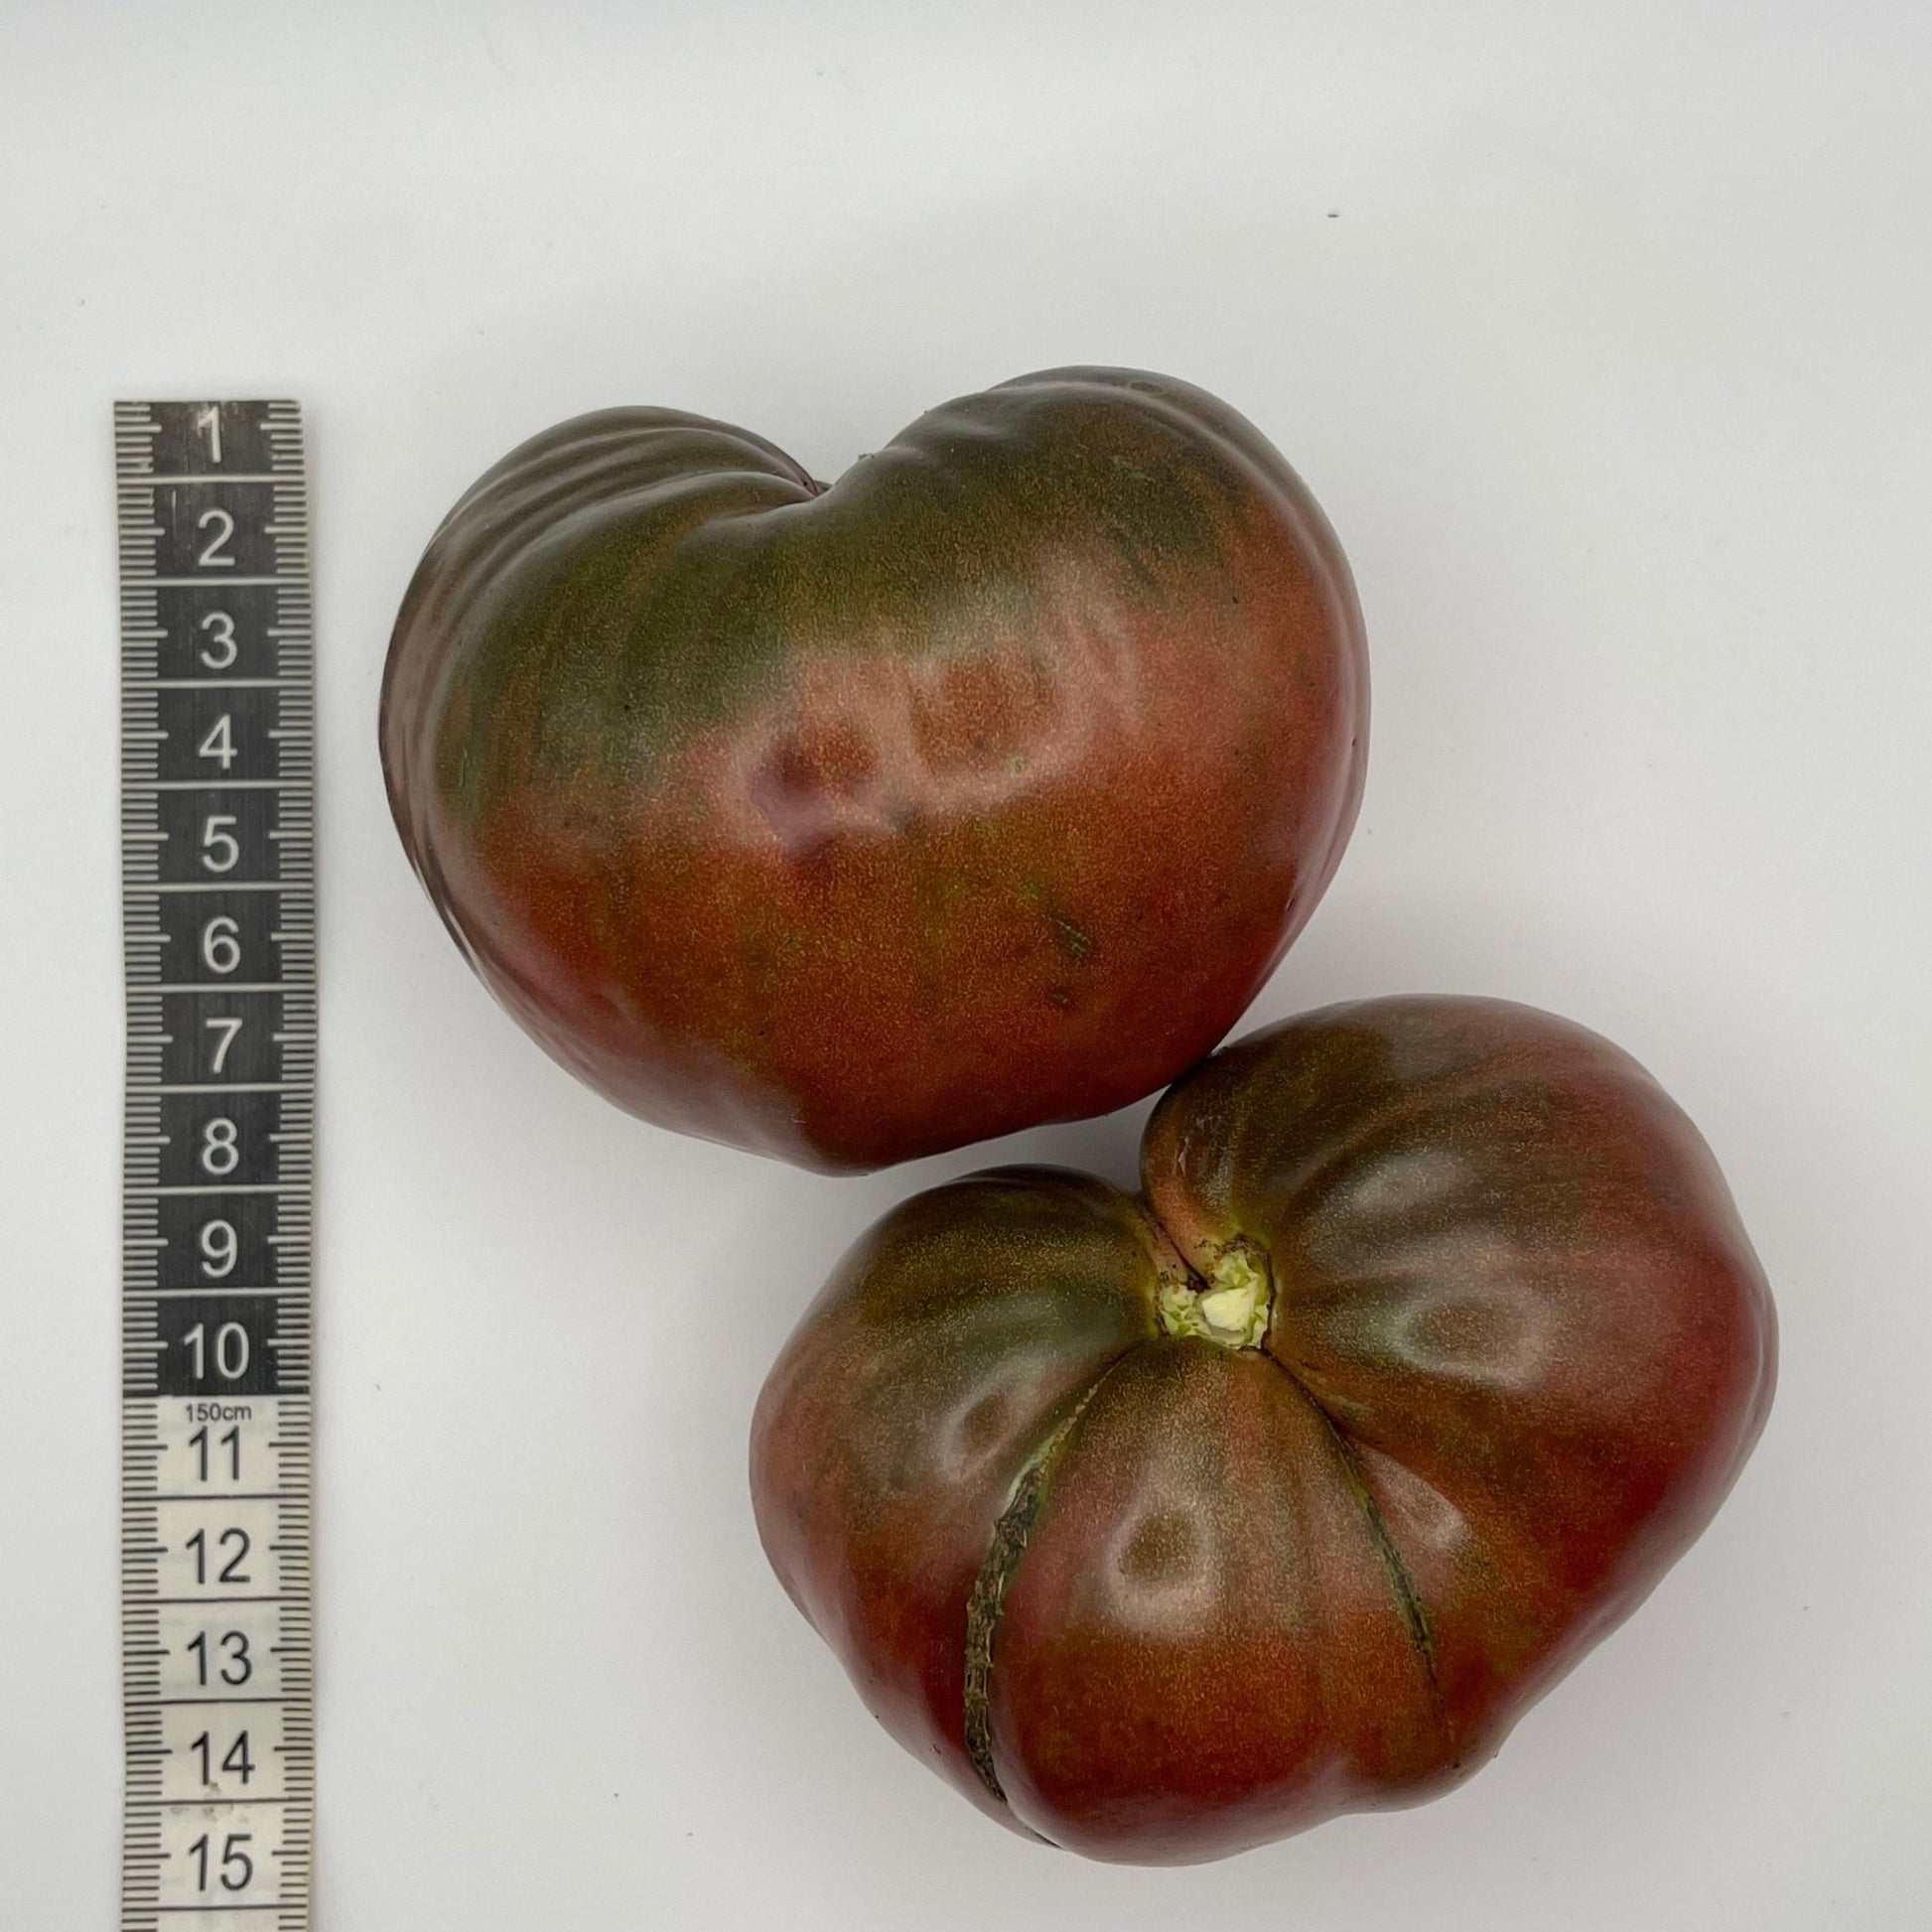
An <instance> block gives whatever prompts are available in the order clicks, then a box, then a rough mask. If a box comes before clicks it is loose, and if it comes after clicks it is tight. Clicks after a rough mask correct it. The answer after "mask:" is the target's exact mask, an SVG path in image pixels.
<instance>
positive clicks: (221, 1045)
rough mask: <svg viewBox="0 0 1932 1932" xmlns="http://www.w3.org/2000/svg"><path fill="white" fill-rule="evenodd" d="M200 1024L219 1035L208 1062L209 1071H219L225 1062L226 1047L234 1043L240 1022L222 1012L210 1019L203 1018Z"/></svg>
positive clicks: (226, 1056) (239, 1029) (239, 1028)
mask: <svg viewBox="0 0 1932 1932" xmlns="http://www.w3.org/2000/svg"><path fill="white" fill-rule="evenodd" d="M202 1025H203V1026H204V1027H207V1028H209V1029H210V1030H211V1031H212V1032H214V1033H216V1034H219V1035H220V1038H219V1040H218V1041H217V1042H216V1044H215V1048H214V1058H213V1059H212V1060H211V1061H210V1062H209V1064H208V1071H209V1072H210V1073H219V1072H220V1071H221V1069H222V1067H223V1066H224V1065H226V1063H227V1058H228V1048H229V1047H230V1046H232V1045H233V1044H234V1041H235V1035H236V1034H238V1033H240V1031H241V1022H240V1021H239V1020H238V1019H236V1018H235V1017H234V1016H233V1015H232V1014H222V1015H219V1016H217V1017H216V1018H214V1019H211V1020H204V1021H203V1022H202Z"/></svg>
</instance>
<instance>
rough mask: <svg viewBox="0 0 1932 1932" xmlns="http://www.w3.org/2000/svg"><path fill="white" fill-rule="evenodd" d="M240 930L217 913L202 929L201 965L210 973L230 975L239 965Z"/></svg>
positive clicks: (221, 913)
mask: <svg viewBox="0 0 1932 1932" xmlns="http://www.w3.org/2000/svg"><path fill="white" fill-rule="evenodd" d="M240 933H241V928H240V927H239V926H237V925H236V924H235V922H234V920H233V919H231V918H230V917H229V916H228V914H227V913H225V912H217V913H216V914H215V915H214V917H213V918H211V919H210V920H208V922H207V925H205V926H203V928H202V964H203V965H204V966H206V967H207V969H208V971H209V972H210V973H232V972H233V971H234V969H235V968H236V967H237V966H239V965H240V964H241V937H240Z"/></svg>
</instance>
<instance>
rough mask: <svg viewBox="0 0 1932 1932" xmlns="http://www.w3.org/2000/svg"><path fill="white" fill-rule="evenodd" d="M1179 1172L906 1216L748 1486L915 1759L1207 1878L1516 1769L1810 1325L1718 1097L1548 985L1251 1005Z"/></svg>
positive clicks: (1113, 1844)
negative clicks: (1751, 1191)
mask: <svg viewBox="0 0 1932 1932" xmlns="http://www.w3.org/2000/svg"><path fill="white" fill-rule="evenodd" d="M1143 1179H1144V1184H1145V1188H1146V1192H1145V1194H1144V1195H1143V1196H1142V1197H1140V1198H1138V1199H1137V1198H1130V1197H1129V1196H1128V1195H1126V1194H1123V1193H1120V1192H1118V1191H1117V1190H1116V1189H1114V1188H1112V1187H1110V1186H1108V1185H1106V1184H1105V1183H1104V1182H1102V1181H1099V1180H1095V1179H1090V1178H1088V1177H1086V1176H1085V1175H1081V1174H1075V1173H1063V1172H1059V1171H1056V1170H1051V1169H1011V1170H1006V1171H1001V1172H995V1173H983V1174H977V1175H974V1176H973V1177H971V1178H970V1179H966V1180H962V1181H958V1182H956V1183H954V1184H953V1185H951V1186H946V1187H940V1188H936V1189H934V1190H932V1191H931V1192H929V1193H924V1194H920V1195H918V1196H916V1197H915V1198H914V1199H912V1200H909V1201H907V1202H906V1203H905V1204H904V1205H902V1206H901V1207H899V1208H897V1209H896V1210H895V1211H894V1212H893V1213H891V1214H889V1215H888V1216H887V1217H886V1218H885V1220H883V1221H881V1222H880V1223H879V1225H878V1226H877V1227H875V1228H874V1229H873V1230H872V1232H871V1233H870V1234H868V1235H867V1236H866V1237H865V1238H864V1239H863V1240H862V1241H861V1242H860V1243H859V1245H858V1246H857V1247H856V1248H855V1249H854V1250H853V1251H852V1253H851V1254H850V1255H848V1256H847V1258H846V1260H845V1262H844V1264H843V1265H842V1266H841V1267H840V1269H839V1271H838V1273H837V1275H836V1276H835V1277H834V1278H833V1280H832V1282H831V1283H830V1285H829V1286H828V1287H827V1288H826V1290H825V1291H824V1293H823V1294H822V1295H821V1296H820V1297H819V1300H818V1302H817V1303H816V1305H815V1306H814V1307H813V1308H812V1309H811V1311H809V1312H808V1313H807V1315H806V1316H805V1319H804V1321H803V1322H802V1324H801V1325H800V1326H799V1328H798V1330H797V1332H796V1333H795V1334H794V1335H793V1336H792V1338H791V1340H790V1342H789V1343H788V1344H787V1345H786V1348H785V1350H784V1353H783V1354H782V1356H781V1357H780V1358H779V1360H778V1363H777V1365H776V1366H775V1367H774V1368H773V1370H772V1371H771V1375H770V1379H769V1380H768V1381H767V1383H766V1384H765V1388H764V1392H763V1395H762V1396H761V1398H760V1400H759V1409H758V1416H757V1420H756V1423H755V1425H754V1430H753V1439H752V1489H753V1496H754V1499H755V1502H756V1505H757V1510H758V1520H759V1532H760V1534H761V1536H762V1538H763V1541H764V1547H765V1550H766V1552H767V1553H768V1554H769V1556H770V1559H771V1562H772V1564H773V1565H774V1567H775V1568H776V1570H777V1573H778V1576H779V1577H780V1579H781V1580H782V1581H783V1583H784V1586H785V1587H786V1589H787V1590H788V1591H789V1592H790V1593H791V1596H792V1598H793V1600H794V1601H795V1602H796V1603H797V1604H798V1606H799V1608H800V1609H801V1610H803V1611H804V1613H805V1615H806V1616H807V1617H808V1618H809V1619H810V1620H811V1622H812V1624H813V1625H814V1626H815V1627H816V1628H817V1630H818V1631H819V1632H820V1634H821V1635H822V1636H823V1637H824V1638H825V1639H826V1641H827V1642H828V1643H829V1644H830V1645H831V1646H832V1648H833V1649H834V1650H835V1651H836V1652H837V1653H838V1655H839V1657H840V1658H841V1660H842V1661H843V1662H844V1664H845V1666H846V1668H847V1670H848V1671H849V1672H850V1673H851V1675H852V1678H853V1681H854V1682H855V1683H856V1685H857V1686H858V1688H859V1691H860V1693H861V1695H862V1696H863V1697H864V1698H865V1700H866V1702H867V1703H868V1704H869V1705H870V1707H871V1708H872V1710H873V1712H874V1713H875V1714H876V1715H877V1717H878V1718H879V1719H880V1721H881V1722H882V1723H883V1724H884V1725H886V1727H887V1728H888V1729H889V1730H890V1731H891V1732H892V1733H893V1734H894V1735H895V1736H896V1737H897V1738H898V1739H899V1741H900V1742H901V1743H903V1744H904V1745H905V1746H906V1747H907V1748H908V1749H909V1750H911V1751H913V1752H914V1753H915V1754H916V1755H917V1756H918V1757H919V1758H920V1760H921V1761H922V1762H924V1763H926V1764H929V1765H932V1766H933V1767H934V1768H935V1769H937V1770H939V1771H941V1772H942V1773H944V1774H945V1775H946V1776H947V1777H949V1778H950V1779H951V1780H952V1781H953V1782H954V1783H955V1784H956V1785H957V1786H958V1787H959V1788H960V1789H961V1790H962V1791H964V1792H965V1793H966V1795H967V1796H968V1797H970V1798H972V1799H973V1800H974V1801H975V1802H976V1803H978V1804H979V1805H980V1806H981V1807H982V1808H983V1809H985V1810H987V1811H988V1812H990V1813H992V1814H993V1815H994V1816H995V1817H997V1818H999V1819H1002V1820H1003V1821H1005V1822H1006V1823H1008V1824H1010V1825H1013V1826H1014V1827H1016V1828H1017V1829H1019V1830H1022V1831H1025V1832H1030V1833H1034V1834H1036V1835H1037V1836H1039V1837H1040V1838H1043V1839H1046V1840H1049V1841H1050V1842H1052V1843H1053V1844H1055V1845H1062V1846H1066V1847H1069V1848H1071V1849H1072V1850H1075V1851H1078V1852H1083V1853H1086V1854H1088V1855H1089V1856H1091V1857H1094V1858H1103V1859H1121V1860H1133V1861H1140V1862H1145V1863H1182V1862H1187V1861H1192V1860H1199V1859H1210V1858H1214V1857H1217V1856H1219V1855H1221V1854H1224V1853H1228V1852H1235V1851H1239V1850H1242V1849H1243V1848H1245V1847H1248V1846H1252V1845H1256V1844H1259V1843H1261V1842H1262V1841H1264V1840H1267V1839H1272V1838H1276V1837H1279V1836H1281V1835H1283V1834H1285V1833H1289V1832H1294V1831H1299V1830H1301V1829H1303V1828H1305V1827H1307V1826H1309V1825H1312V1824H1314V1823H1316V1822H1318V1821H1319V1820H1321V1819H1323V1818H1327V1817H1329V1816H1331V1815H1333V1814H1334V1813H1337V1812H1342V1811H1349V1810H1358V1809H1365V1808H1369V1807H1380V1806H1390V1805H1402V1804H1410V1803H1414V1802H1415V1801H1417V1800H1418V1799H1421V1798H1425V1797H1428V1796H1431V1795H1433V1794H1435V1793H1437V1792H1440V1791H1442V1790H1444V1789H1446V1788H1447V1787H1448V1786H1449V1785H1451V1784H1453V1783H1454V1782H1456V1781H1457V1780H1458V1779H1459V1778H1461V1777H1463V1776H1465V1775H1466V1774H1467V1773H1468V1772H1469V1771H1471V1770H1472V1769H1474V1768H1475V1767H1476V1766H1477V1765H1479V1764H1481V1763H1482V1762H1483V1761H1484V1760H1485V1759H1486V1758H1488V1757H1489V1756H1490V1754H1491V1753H1492V1752H1493V1751H1494V1750H1495V1749H1496V1748H1497V1746H1498V1745H1499V1744H1500V1742H1501V1741H1502V1738H1503V1736H1504V1734H1505V1733H1506V1732H1507V1731H1508V1729H1509V1727H1510V1725H1512V1724H1513V1723H1514V1722H1515V1720H1516V1719H1517V1718H1518V1717H1519V1716H1520V1715H1521V1714H1522V1712H1523V1711H1524V1709H1525V1708H1526V1707H1527V1706H1528V1705H1529V1704H1530V1703H1531V1702H1532V1701H1533V1700H1534V1699H1535V1698H1537V1697H1538V1696H1540V1695H1541V1694H1542V1693H1543V1692H1544V1691H1545V1690H1547V1689H1548V1688H1549V1687H1550V1685H1551V1684H1553V1683H1554V1682H1555V1681H1556V1680H1557V1678H1559V1677H1560V1676H1561V1675H1562V1674H1563V1673H1564V1672H1565V1671H1566V1670H1568V1669H1569V1668H1570V1666H1571V1665H1572V1664H1574V1663H1575V1662H1576V1661H1577V1660H1578V1658H1580V1657H1581V1656H1582V1655H1583V1654H1584V1653H1585V1652H1586V1651H1587V1649H1588V1648H1589V1647H1590V1646H1591V1645H1592V1644H1594V1643H1595V1642H1596V1641H1597V1640H1598V1639H1600V1638H1601V1637H1602V1636H1603V1635H1604V1633H1605V1632H1606V1631H1608V1630H1610V1629H1611V1628H1612V1627H1613V1626H1614V1625H1616V1624H1617V1623H1618V1622H1620V1621H1621V1620H1622V1618H1623V1617H1625V1616H1626V1615H1628V1614H1629V1612H1630V1611H1631V1610H1632V1609H1633V1608H1634V1607H1635V1606H1636V1604H1637V1603H1638V1602H1640V1601H1641V1600H1642V1598H1643V1597H1644V1595H1645V1594H1646V1593H1647V1592H1648V1591H1649V1590H1650V1588H1651V1587H1652V1586H1653V1585H1654V1584H1655V1583H1656V1582H1657V1580H1658V1579H1659V1578H1660V1577H1661V1576H1662V1575H1663V1573H1664V1572H1665V1570H1666V1569H1668V1568H1669V1566H1670V1565H1671V1563H1672V1562H1673V1561H1674V1560H1675V1559H1676V1558H1677V1556H1678V1555H1679V1554H1680V1553H1681V1552H1682V1551H1683V1550H1684V1549H1685V1548H1686V1546H1687V1545H1688V1544H1689V1543H1690V1542H1691V1540H1692V1539H1693V1538H1694V1537H1695V1536H1696V1535H1697V1534H1698V1533H1699V1531H1700V1530H1702V1529H1703V1528H1704V1526H1705V1524H1706V1523H1708V1522H1709V1521H1710V1519H1711V1516H1712V1514H1713V1512H1714V1511H1715V1510H1716V1509H1717V1507H1718V1504H1719V1502H1720V1501H1721V1500H1722V1499H1723V1497H1724V1495H1725V1491H1726V1490H1727V1489H1728V1488H1729V1487H1730V1484H1731V1481H1732V1479H1733V1477H1734V1476H1735V1475H1736V1473H1737V1470H1738V1468H1739V1467H1740V1465H1741V1464H1742V1462H1743V1460H1744V1457H1745V1456H1746V1454H1748V1452H1749V1450H1750V1448H1751V1445H1752V1443H1753V1442H1754V1441H1755V1440H1756V1437H1757V1434H1758V1431H1759V1429H1760V1428H1761V1426H1762V1424H1763V1421H1764V1416H1765V1412H1766V1410H1767V1408H1768V1407H1769V1404H1770V1400H1771V1388H1772V1382H1773V1378H1774V1373H1775V1350H1776V1339H1775V1320H1774V1316H1773V1312H1772V1307H1771V1301H1770V1296H1769V1292H1768V1291H1767V1289H1766V1287H1765V1284H1764V1279H1763V1276H1762V1274H1761V1273H1760V1271H1759V1269H1758V1265H1757V1262H1756V1260H1755V1259H1754V1257H1753V1256H1752V1253H1751V1249H1750V1244H1749V1243H1748V1241H1747V1240H1746V1239H1745V1236H1744V1231H1743V1229H1742V1228H1741V1227H1740V1226H1739V1225H1738V1222H1737V1216H1736V1213H1735V1210H1734V1209H1733V1208H1732V1206H1731V1202H1730V1197H1729V1195H1728V1193H1727V1192H1726V1191H1725V1183H1724V1180H1723V1177H1722V1176H1721V1175H1720V1173H1718V1170H1717V1167H1716V1165H1715V1164H1714V1162H1713V1161H1712V1158H1711V1155H1710V1153H1709V1151H1708V1150H1707V1149H1706V1147H1705V1145H1704V1143H1703V1142H1702V1141H1701V1140H1700V1139H1699V1138H1698V1135H1697V1132H1696V1130H1695V1129H1694V1128H1693V1127H1692V1126H1691V1124H1690V1122H1689V1121H1688V1120H1686V1119H1685V1117H1684V1116H1683V1114H1681V1113H1680V1112H1679V1111H1678V1109H1677V1108H1676V1107H1675V1106H1674V1105H1673V1104H1672V1103H1671V1101H1670V1100H1669V1099H1668V1098H1667V1097H1666V1096H1665V1095H1664V1094H1663V1093H1662V1092H1661V1091H1660V1090H1659V1089H1658V1087H1657V1086H1656V1085H1655V1084H1654V1083H1653V1082H1652V1081H1651V1080H1650V1078H1649V1077H1648V1076H1647V1075H1646V1074H1645V1073H1644V1071H1643V1070H1642V1068H1640V1067H1639V1066H1638V1065H1637V1064H1636V1063H1635V1062H1634V1061H1633V1060H1631V1059H1630V1058H1629V1057H1628V1056H1627V1055H1625V1054H1623V1053H1622V1052H1620V1051H1618V1050H1617V1048H1615V1047H1614V1046H1611V1045H1609V1044H1608V1043H1607V1042H1606V1041H1604V1040H1602V1039H1600V1038H1598V1037H1597V1036H1596V1035H1593V1034H1589V1033H1586V1032H1585V1031H1583V1030H1582V1029H1581V1028H1579V1027H1575V1026H1572V1025H1570V1024H1568V1023H1567V1022H1565V1021H1561V1020H1557V1019H1553V1018H1552V1017H1550V1016H1549V1015H1547V1014H1540V1013H1536V1012H1533V1011H1531V1010H1530V1009H1528V1008H1524V1007H1517V1006H1509V1005H1505V1004H1502V1003H1499V1002H1494V1001H1482V1000H1451V999H1392V1000H1376V1001H1369V1002H1366V1003H1364V1004H1361V1005H1358V1006H1344V1007H1331V1008H1329V1009H1328V1010H1327V1011H1325V1012H1322V1013H1317V1014H1313V1015H1311V1016H1310V1017H1308V1018H1306V1019H1303V1020H1299V1021H1295V1022H1292V1023H1290V1024H1289V1025H1286V1026H1282V1027H1278V1028H1275V1029H1273V1030H1271V1031H1269V1032H1265V1033H1262V1034H1258V1035H1255V1036H1254V1037H1252V1038H1250V1039H1248V1040H1245V1041H1243V1042H1241V1043H1239V1044H1237V1045H1235V1046H1232V1047H1229V1048H1228V1049H1226V1050H1225V1051H1223V1052H1221V1053H1219V1054H1217V1055H1216V1056H1215V1057H1214V1058H1212V1059H1210V1060H1209V1061H1208V1062H1207V1063H1206V1064H1205V1065H1204V1066H1202V1067H1200V1068H1199V1069H1197V1070H1196V1071H1195V1072H1193V1073H1192V1074H1190V1075H1188V1077H1187V1078H1186V1079H1184V1080H1182V1081H1181V1082H1180V1083H1179V1085H1177V1086H1176V1087H1174V1088H1173V1090H1172V1091H1171V1092H1170V1093H1169V1094H1168V1095H1167V1097H1166V1098H1165V1099H1164V1100H1163V1101H1162V1102H1161V1104H1160V1106H1159V1107H1158V1108H1157V1109H1156V1111H1155V1114H1154V1117H1153V1120H1152V1121H1151V1123H1150V1125H1149V1127H1148V1131H1147V1136H1146V1140H1145V1143H1144V1146H1143ZM1660 1721H1661V1720H1660Z"/></svg>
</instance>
